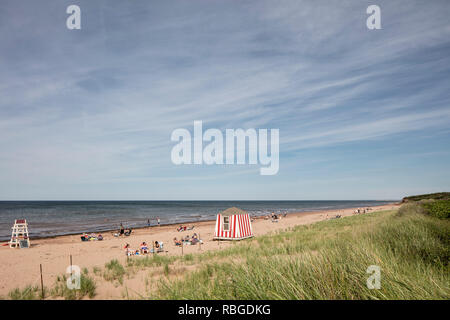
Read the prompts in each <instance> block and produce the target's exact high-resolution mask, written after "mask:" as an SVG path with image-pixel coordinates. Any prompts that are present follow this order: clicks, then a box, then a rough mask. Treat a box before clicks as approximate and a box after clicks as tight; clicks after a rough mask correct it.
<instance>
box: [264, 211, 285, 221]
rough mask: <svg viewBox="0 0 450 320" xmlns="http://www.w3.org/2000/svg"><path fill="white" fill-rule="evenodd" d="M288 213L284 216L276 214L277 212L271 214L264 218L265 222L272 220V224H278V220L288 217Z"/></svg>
mask: <svg viewBox="0 0 450 320" xmlns="http://www.w3.org/2000/svg"><path fill="white" fill-rule="evenodd" d="M286 215H287V213H283V214H281V213H280V214H276V213H275V212H272V213H271V214H268V215H267V216H265V217H264V219H265V220H272V222H278V220H280V219H281V217H286Z"/></svg>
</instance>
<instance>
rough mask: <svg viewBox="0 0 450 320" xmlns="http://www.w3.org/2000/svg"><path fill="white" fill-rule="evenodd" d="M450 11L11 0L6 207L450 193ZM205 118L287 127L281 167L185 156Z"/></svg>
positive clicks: (1, 49)
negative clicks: (12, 203) (263, 171)
mask: <svg viewBox="0 0 450 320" xmlns="http://www.w3.org/2000/svg"><path fill="white" fill-rule="evenodd" d="M72 4H75V5H78V6H79V7H80V8H81V30H69V29H67V27H66V19H67V18H68V17H69V15H68V14H67V13H66V8H67V7H68V6H69V5H72ZM372 4H376V5H378V6H379V7H380V8H381V27H382V29H380V30H369V29H368V28H367V26H366V19H367V18H368V17H369V15H368V14H367V13H366V9H367V7H368V6H369V5H372ZM449 15H450V1H447V0H442V1H439V0H436V1H414V0H396V1H392V0H389V1H384V0H375V1H364V0H352V1H347V0H339V1H334V0H332V1H321V0H316V1H312V0H310V1H300V0H281V1H273V0H272V1H265V0H258V1H244V0H242V1H235V0H222V1H219V0H189V1H186V0H183V1H170V0H169V1H138V0H134V1H116V0H107V1H106V0H86V1H80V0H70V1H66V0H60V1H49V0H40V1H32V0H26V1H25V0H21V1H17V0H2V1H1V4H0V200H325V199H329V200H348V199H354V200H360V199H377V200H383V199H401V198H402V197H404V196H407V195H414V194H421V193H429V192H440V191H450V167H449V163H450V19H449ZM195 120H201V121H202V122H203V127H204V129H208V128H217V129H219V130H221V131H224V130H225V129H227V128H234V129H237V128H242V129H245V130H246V129H248V128H256V129H258V128H266V129H279V150H280V151H279V158H280V160H279V161H280V163H279V171H278V173H277V174H276V175H272V176H263V175H260V174H259V169H260V167H261V166H260V165H249V164H246V165H175V164H174V163H172V161H171V150H172V148H173V147H174V145H175V144H176V143H175V142H173V141H171V134H172V132H173V131H174V130H175V129H177V128H186V129H188V130H189V131H191V132H192V131H193V124H194V121H195Z"/></svg>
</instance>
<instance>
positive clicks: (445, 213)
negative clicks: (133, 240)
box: [423, 200, 450, 219]
mask: <svg viewBox="0 0 450 320" xmlns="http://www.w3.org/2000/svg"><path fill="white" fill-rule="evenodd" d="M423 207H424V208H425V210H426V211H427V213H428V214H429V215H431V216H433V217H436V218H439V219H448V217H449V215H450V200H437V201H433V202H428V203H424V204H423Z"/></svg>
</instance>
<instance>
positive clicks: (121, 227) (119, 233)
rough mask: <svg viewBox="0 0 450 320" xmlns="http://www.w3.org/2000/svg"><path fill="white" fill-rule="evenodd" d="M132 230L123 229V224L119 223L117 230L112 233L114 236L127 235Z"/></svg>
mask: <svg viewBox="0 0 450 320" xmlns="http://www.w3.org/2000/svg"><path fill="white" fill-rule="evenodd" d="M132 231H133V230H132V229H131V228H127V229H125V228H124V227H123V225H122V224H120V227H119V231H117V233H114V237H121V236H129V235H130V234H131V232H132Z"/></svg>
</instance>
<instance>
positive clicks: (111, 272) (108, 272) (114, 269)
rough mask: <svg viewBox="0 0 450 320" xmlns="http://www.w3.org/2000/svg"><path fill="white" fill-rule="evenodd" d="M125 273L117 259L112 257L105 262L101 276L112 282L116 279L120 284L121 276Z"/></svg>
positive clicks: (121, 281) (121, 282)
mask: <svg viewBox="0 0 450 320" xmlns="http://www.w3.org/2000/svg"><path fill="white" fill-rule="evenodd" d="M125 273H126V272H125V268H124V267H123V266H122V265H121V264H120V262H119V261H118V260H117V259H114V260H111V261H110V262H108V263H106V264H105V271H104V273H103V278H104V279H105V280H107V281H113V282H114V281H115V280H117V281H118V282H119V283H120V284H123V276H124V275H125Z"/></svg>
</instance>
